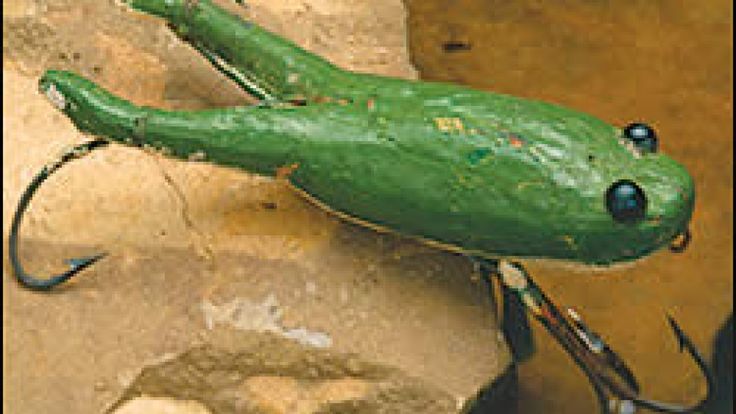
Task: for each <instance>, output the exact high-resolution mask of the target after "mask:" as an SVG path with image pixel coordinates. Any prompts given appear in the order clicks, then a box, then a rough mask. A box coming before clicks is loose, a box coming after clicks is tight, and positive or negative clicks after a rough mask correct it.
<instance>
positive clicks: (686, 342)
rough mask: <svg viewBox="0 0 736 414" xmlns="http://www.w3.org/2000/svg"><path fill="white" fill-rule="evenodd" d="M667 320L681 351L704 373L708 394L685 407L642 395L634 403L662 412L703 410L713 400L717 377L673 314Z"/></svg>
mask: <svg viewBox="0 0 736 414" xmlns="http://www.w3.org/2000/svg"><path fill="white" fill-rule="evenodd" d="M667 322H668V323H669V325H670V328H672V332H673V333H674V335H675V338H677V342H678V345H679V347H680V352H682V351H683V350H685V351H687V353H688V354H689V355H690V357H691V358H692V359H693V360H694V361H695V363H696V364H697V365H698V368H700V372H701V373H702V375H703V377H704V378H705V382H706V395H705V397H704V398H703V399H702V400H700V402H698V403H697V404H695V405H692V406H690V407H683V406H681V405H676V404H670V403H664V402H660V401H654V400H649V399H646V398H640V397H637V398H634V403H635V404H636V405H638V406H640V407H645V408H648V409H650V410H652V411H656V412H661V413H697V412H702V411H703V409H704V408H705V406H706V405H707V404H708V402H709V401H710V400H711V398H712V396H713V391H714V390H715V379H714V378H713V373H712V372H711V369H710V368H709V367H708V363H707V362H705V358H703V356H702V355H701V354H700V352H699V351H698V349H697V348H696V347H695V344H693V341H692V340H691V339H690V337H689V336H687V334H686V333H685V331H683V330H682V328H681V327H680V325H679V324H678V323H677V321H675V319H674V318H673V317H672V316H670V315H667Z"/></svg>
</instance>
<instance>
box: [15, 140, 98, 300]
mask: <svg viewBox="0 0 736 414" xmlns="http://www.w3.org/2000/svg"><path fill="white" fill-rule="evenodd" d="M105 145H107V141H104V140H94V141H90V142H87V143H84V144H82V145H78V146H76V147H74V148H72V149H71V150H69V151H66V152H64V153H63V154H62V156H61V157H60V158H59V159H58V160H57V161H55V162H53V163H51V164H48V165H47V166H45V167H44V168H43V169H42V170H41V172H39V173H38V174H37V175H36V177H35V178H34V179H33V181H32V182H31V184H30V185H29V186H28V188H26V190H25V191H24V192H23V195H22V196H21V198H20V202H19V203H18V208H17V210H16V211H15V215H13V222H12V224H11V226H10V238H9V241H8V245H9V247H8V249H9V250H10V264H11V266H12V267H13V273H14V274H15V278H16V279H17V280H18V282H20V283H21V284H22V285H23V286H25V287H27V288H30V289H34V290H49V289H51V288H53V287H54V286H56V285H59V284H61V283H64V282H65V281H67V280H69V279H71V278H72V277H74V275H76V274H77V273H79V272H80V271H82V270H84V269H86V268H87V267H89V266H91V265H92V264H94V263H95V262H96V261H98V260H100V259H102V258H103V257H105V255H106V253H99V254H96V255H94V256H89V257H80V258H76V259H69V260H67V262H68V263H69V270H67V271H66V272H64V273H61V274H58V275H55V276H52V277H50V278H37V277H35V276H33V275H30V274H28V273H27V272H26V271H25V270H24V269H23V266H22V265H21V263H20V259H19V257H18V235H19V233H20V222H21V220H22V218H23V213H25V211H26V209H27V208H28V204H29V203H30V202H31V198H33V195H34V194H35V192H36V190H38V188H39V187H40V186H41V184H42V183H43V182H44V181H46V179H47V178H48V177H49V176H50V175H51V174H53V173H54V172H55V171H56V170H58V169H59V168H60V167H61V166H62V165H64V164H66V163H67V162H69V161H71V160H74V159H77V158H81V157H83V156H85V155H87V154H89V153H90V152H91V151H93V150H95V149H96V148H100V147H103V146H105Z"/></svg>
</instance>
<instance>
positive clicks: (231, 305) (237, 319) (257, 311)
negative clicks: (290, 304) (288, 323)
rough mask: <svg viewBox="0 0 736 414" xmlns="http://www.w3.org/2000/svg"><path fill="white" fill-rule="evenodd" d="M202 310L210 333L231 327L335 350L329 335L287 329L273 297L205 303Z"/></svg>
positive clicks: (205, 301) (298, 329) (206, 301)
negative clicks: (261, 299)
mask: <svg viewBox="0 0 736 414" xmlns="http://www.w3.org/2000/svg"><path fill="white" fill-rule="evenodd" d="M201 308H202V312H203V313H204V323H205V326H206V327H207V329H213V328H214V327H215V326H216V325H227V326H231V327H233V328H235V329H240V330H244V331H257V332H273V333H275V334H278V335H281V336H283V337H285V338H289V339H292V340H295V341H297V342H299V343H301V344H302V345H308V346H313V347H316V348H329V347H330V346H332V338H330V336H329V335H328V334H326V333H323V332H317V331H310V330H308V329H306V328H293V329H286V328H284V326H283V325H282V323H281V317H282V315H283V313H282V311H281V308H280V306H279V303H278V300H277V299H276V296H274V295H273V294H270V295H268V296H267V297H266V298H265V299H264V300H263V302H261V303H254V302H251V301H249V300H248V299H245V298H235V299H233V300H231V301H230V302H226V303H223V304H222V305H219V306H218V305H215V304H213V303H211V302H210V301H208V300H206V299H205V300H204V301H203V302H202V305H201Z"/></svg>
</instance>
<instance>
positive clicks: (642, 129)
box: [624, 122, 657, 153]
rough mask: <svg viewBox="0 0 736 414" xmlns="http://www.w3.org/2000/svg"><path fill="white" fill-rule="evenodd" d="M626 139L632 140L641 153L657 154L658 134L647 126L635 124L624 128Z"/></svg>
mask: <svg viewBox="0 0 736 414" xmlns="http://www.w3.org/2000/svg"><path fill="white" fill-rule="evenodd" d="M624 138H626V139H629V140H631V142H633V143H634V146H635V147H636V148H637V149H638V150H639V151H641V152H644V153H649V152H651V153H654V152H657V134H656V133H655V132H654V129H652V127H650V126H649V125H647V124H642V123H639V122H635V123H633V124H629V125H627V126H626V128H624Z"/></svg>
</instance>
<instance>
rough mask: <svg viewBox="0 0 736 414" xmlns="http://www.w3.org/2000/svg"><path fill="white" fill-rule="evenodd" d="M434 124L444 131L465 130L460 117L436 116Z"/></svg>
mask: <svg viewBox="0 0 736 414" xmlns="http://www.w3.org/2000/svg"><path fill="white" fill-rule="evenodd" d="M434 124H435V127H436V128H437V129H439V130H440V131H442V132H465V125H463V121H462V119H460V118H434Z"/></svg>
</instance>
